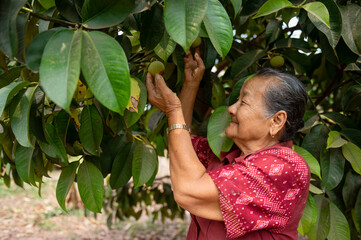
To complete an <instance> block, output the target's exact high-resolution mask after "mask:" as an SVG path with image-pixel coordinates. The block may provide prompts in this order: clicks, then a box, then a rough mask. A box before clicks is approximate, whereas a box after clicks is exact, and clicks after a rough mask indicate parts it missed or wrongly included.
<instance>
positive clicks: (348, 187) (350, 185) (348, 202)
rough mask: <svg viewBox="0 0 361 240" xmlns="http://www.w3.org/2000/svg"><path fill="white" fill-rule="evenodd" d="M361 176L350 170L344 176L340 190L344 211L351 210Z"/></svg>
mask: <svg viewBox="0 0 361 240" xmlns="http://www.w3.org/2000/svg"><path fill="white" fill-rule="evenodd" d="M360 183H361V176H360V175H359V174H356V173H355V172H354V171H352V170H351V169H350V170H349V171H348V173H347V174H346V178H345V182H344V184H343V188H342V198H343V201H344V203H345V206H346V209H351V208H352V207H353V206H354V204H355V201H356V197H357V192H358V191H359V189H360V187H361V184H360Z"/></svg>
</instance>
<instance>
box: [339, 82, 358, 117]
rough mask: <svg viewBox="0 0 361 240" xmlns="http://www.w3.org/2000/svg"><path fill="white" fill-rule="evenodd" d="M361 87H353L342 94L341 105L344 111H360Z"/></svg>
mask: <svg viewBox="0 0 361 240" xmlns="http://www.w3.org/2000/svg"><path fill="white" fill-rule="evenodd" d="M360 100H361V86H359V85H353V86H352V87H350V88H349V89H347V91H346V92H345V93H344V94H343V96H342V100H341V105H342V108H343V109H344V110H345V111H360V110H361V109H360Z"/></svg>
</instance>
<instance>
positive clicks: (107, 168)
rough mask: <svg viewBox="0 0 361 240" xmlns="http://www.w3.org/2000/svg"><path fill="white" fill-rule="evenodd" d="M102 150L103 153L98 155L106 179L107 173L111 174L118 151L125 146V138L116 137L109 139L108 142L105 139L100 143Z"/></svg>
mask: <svg viewBox="0 0 361 240" xmlns="http://www.w3.org/2000/svg"><path fill="white" fill-rule="evenodd" d="M102 144H104V145H102V150H103V152H102V153H101V154H100V166H101V171H102V173H103V176H104V177H106V176H107V175H108V174H109V173H111V170H112V165H113V162H114V159H115V157H116V155H117V154H118V152H119V149H122V147H123V146H124V145H125V144H126V141H125V138H124V137H123V136H117V137H115V138H111V139H110V140H109V141H106V139H104V140H103V142H102Z"/></svg>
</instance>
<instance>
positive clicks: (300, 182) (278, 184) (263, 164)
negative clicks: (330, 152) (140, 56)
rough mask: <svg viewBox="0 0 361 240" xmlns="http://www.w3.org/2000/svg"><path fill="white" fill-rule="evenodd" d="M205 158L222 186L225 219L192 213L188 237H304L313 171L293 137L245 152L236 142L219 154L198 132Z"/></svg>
mask: <svg viewBox="0 0 361 240" xmlns="http://www.w3.org/2000/svg"><path fill="white" fill-rule="evenodd" d="M192 143H193V146H194V149H195V151H196V153H197V155H198V158H199V160H200V161H201V162H202V163H203V165H204V166H205V167H206V169H207V172H208V174H209V175H210V176H211V178H212V179H213V181H214V183H215V184H216V185H217V187H218V189H219V202H220V206H221V210H222V215H223V219H224V222H223V221H214V220H208V219H204V218H201V217H197V216H194V215H192V222H191V225H190V227H189V231H188V236H187V240H193V239H208V240H212V239H217V240H221V239H249V240H258V239H260V240H261V239H263V240H265V239H277V240H283V239H285V240H286V239H298V233H297V227H298V222H299V220H300V219H301V217H302V212H303V209H304V207H305V204H306V201H307V196H308V187H309V183H310V170H309V167H308V164H307V162H306V161H305V160H304V159H303V158H302V157H301V156H299V155H298V154H297V153H296V152H295V151H293V150H292V141H289V142H284V143H280V144H277V145H274V146H271V147H268V148H264V149H261V150H259V151H257V152H255V153H252V154H249V155H247V156H240V154H241V152H240V150H239V148H237V147H236V146H235V147H234V148H232V149H231V151H229V152H228V153H224V152H222V153H221V159H222V160H223V161H222V162H220V161H219V159H218V158H217V157H216V156H215V155H214V154H213V152H212V150H211V149H210V147H209V145H208V142H207V139H206V138H203V137H193V138H192Z"/></svg>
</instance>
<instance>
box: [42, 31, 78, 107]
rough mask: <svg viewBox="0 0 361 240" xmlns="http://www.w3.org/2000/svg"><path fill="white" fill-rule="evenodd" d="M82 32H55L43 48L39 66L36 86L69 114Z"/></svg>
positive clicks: (75, 81) (76, 74)
mask: <svg viewBox="0 0 361 240" xmlns="http://www.w3.org/2000/svg"><path fill="white" fill-rule="evenodd" d="M82 36H83V34H82V31H81V30H77V31H72V30H69V29H64V30H60V31H58V32H56V33H55V34H54V35H53V36H52V37H51V38H50V40H49V41H48V43H47V44H46V46H45V49H44V53H43V56H42V59H41V64H40V83H41V85H42V87H43V89H44V91H45V93H46V94H47V95H48V96H49V97H50V98H51V100H53V101H54V102H55V103H56V104H58V105H59V106H61V107H62V108H64V109H65V110H66V111H67V112H69V111H70V109H69V106H70V103H71V101H72V98H73V95H74V92H75V89H76V86H77V84H78V79H79V75H80V60H81V47H82V46H81V44H82Z"/></svg>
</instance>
